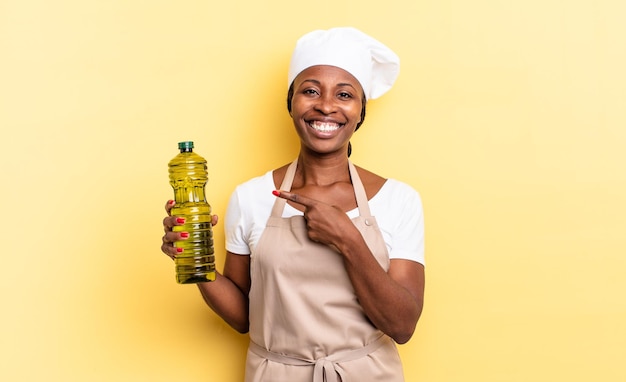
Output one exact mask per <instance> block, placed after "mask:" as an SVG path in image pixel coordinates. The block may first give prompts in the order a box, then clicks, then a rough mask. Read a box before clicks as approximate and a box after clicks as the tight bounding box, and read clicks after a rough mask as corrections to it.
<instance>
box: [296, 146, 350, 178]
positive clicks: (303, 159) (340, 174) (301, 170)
mask: <svg viewBox="0 0 626 382" xmlns="http://www.w3.org/2000/svg"><path fill="white" fill-rule="evenodd" d="M339 182H348V183H350V171H349V169H348V157H347V156H345V155H341V156H339V155H337V156H333V157H324V158H321V157H315V158H313V157H310V156H307V155H303V154H302V153H300V155H299V156H298V168H297V170H296V177H295V179H294V184H295V183H297V184H298V185H299V186H307V185H314V186H328V185H331V184H335V183H339Z"/></svg>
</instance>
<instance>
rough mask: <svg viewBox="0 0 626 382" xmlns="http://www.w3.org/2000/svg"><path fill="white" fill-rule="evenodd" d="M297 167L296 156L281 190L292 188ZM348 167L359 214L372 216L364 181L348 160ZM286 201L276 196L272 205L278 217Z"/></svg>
mask: <svg viewBox="0 0 626 382" xmlns="http://www.w3.org/2000/svg"><path fill="white" fill-rule="evenodd" d="M297 167H298V159H297V158H296V160H294V161H293V162H291V164H290V165H289V167H287V172H286V173H285V178H284V179H283V183H282V184H281V185H280V189H281V190H285V191H290V190H291V185H292V184H293V178H294V177H295V175H296V168H297ZM348 168H349V170H350V179H351V180H352V187H353V188H354V196H355V198H356V204H357V207H358V208H359V215H360V216H365V217H369V216H372V215H371V213H370V206H369V203H368V202H367V194H366V193H365V187H363V183H362V182H361V178H360V177H359V173H358V171H357V170H356V167H355V166H354V165H353V164H352V162H351V161H348ZM286 202H287V200H285V199H283V198H276V200H275V201H274V206H273V207H272V216H273V217H278V218H280V217H282V215H283V210H284V209H285V203H286Z"/></svg>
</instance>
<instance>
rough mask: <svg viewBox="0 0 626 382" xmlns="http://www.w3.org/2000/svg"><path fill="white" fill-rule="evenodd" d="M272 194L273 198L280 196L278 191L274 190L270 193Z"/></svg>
mask: <svg viewBox="0 0 626 382" xmlns="http://www.w3.org/2000/svg"><path fill="white" fill-rule="evenodd" d="M272 194H274V196H280V191H278V190H274V191H272Z"/></svg>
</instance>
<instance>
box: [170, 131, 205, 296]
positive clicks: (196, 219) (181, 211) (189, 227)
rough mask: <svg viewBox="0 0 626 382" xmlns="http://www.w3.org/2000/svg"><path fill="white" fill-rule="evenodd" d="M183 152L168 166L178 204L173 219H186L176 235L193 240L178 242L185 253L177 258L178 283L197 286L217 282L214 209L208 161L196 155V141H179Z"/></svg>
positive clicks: (173, 211)
mask: <svg viewBox="0 0 626 382" xmlns="http://www.w3.org/2000/svg"><path fill="white" fill-rule="evenodd" d="M178 149H179V150H180V153H179V154H178V155H176V156H175V157H174V158H173V159H172V160H171V161H170V162H169V164H168V167H169V173H170V184H171V185H172V188H174V200H175V201H176V204H175V205H174V208H172V211H171V213H172V216H178V217H181V218H184V219H185V224H184V225H179V226H175V227H174V228H173V230H174V231H175V232H188V233H189V238H188V239H187V240H181V241H177V242H175V243H174V246H175V247H177V248H183V250H184V251H183V252H182V253H180V254H178V255H177V256H176V260H175V264H176V282H178V283H179V284H193V283H200V282H207V281H214V280H215V255H214V254H213V253H214V249H213V227H212V226H211V206H210V205H209V203H207V200H206V195H205V186H206V183H207V181H208V180H209V176H208V173H207V162H206V160H205V159H204V158H202V157H201V156H200V155H198V154H196V153H194V152H193V142H191V141H186V142H179V143H178Z"/></svg>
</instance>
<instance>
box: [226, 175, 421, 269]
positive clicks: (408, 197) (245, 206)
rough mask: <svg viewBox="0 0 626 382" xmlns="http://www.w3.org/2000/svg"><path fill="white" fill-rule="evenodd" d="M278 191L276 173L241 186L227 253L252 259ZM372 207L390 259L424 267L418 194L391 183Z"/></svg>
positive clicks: (233, 200)
mask: <svg viewBox="0 0 626 382" xmlns="http://www.w3.org/2000/svg"><path fill="white" fill-rule="evenodd" d="M275 189H276V187H275V185H274V178H273V176H272V171H268V172H267V173H266V174H265V175H262V176H259V177H256V178H253V179H251V180H249V181H247V182H245V183H243V184H241V185H239V186H237V188H236V189H235V191H234V192H233V193H232V195H231V197H230V201H229V203H228V208H227V210H226V217H225V222H224V229H225V232H226V250H228V251H229V252H232V253H236V254H239V255H249V254H250V253H251V251H252V250H254V248H255V246H256V244H257V243H258V242H259V239H260V238H261V234H262V233H263V230H264V229H265V225H266V223H267V219H268V218H269V216H270V214H271V212H272V207H273V205H274V201H275V200H276V196H274V195H273V194H272V191H273V190H275ZM369 207H370V212H371V213H372V215H373V216H374V217H375V218H376V221H377V222H378V226H379V228H380V231H381V232H382V235H383V239H384V241H385V244H386V245H387V251H388V252H389V258H390V259H407V260H413V261H417V262H419V263H421V264H424V216H423V209H422V201H421V198H420V196H419V194H418V193H417V191H415V190H414V189H413V188H412V187H411V186H409V185H408V184H405V183H402V182H399V181H397V180H394V179H387V181H386V182H385V184H384V185H383V186H382V188H381V189H380V190H379V191H378V193H376V195H374V197H372V199H370V200H369ZM295 215H302V212H301V211H298V210H297V209H295V208H294V207H292V206H290V205H289V204H285V209H284V210H283V217H284V218H288V217H291V216H295ZM347 215H348V216H349V217H350V218H351V219H352V218H354V217H357V216H358V215H359V210H358V208H355V209H353V210H351V211H348V212H347Z"/></svg>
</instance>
